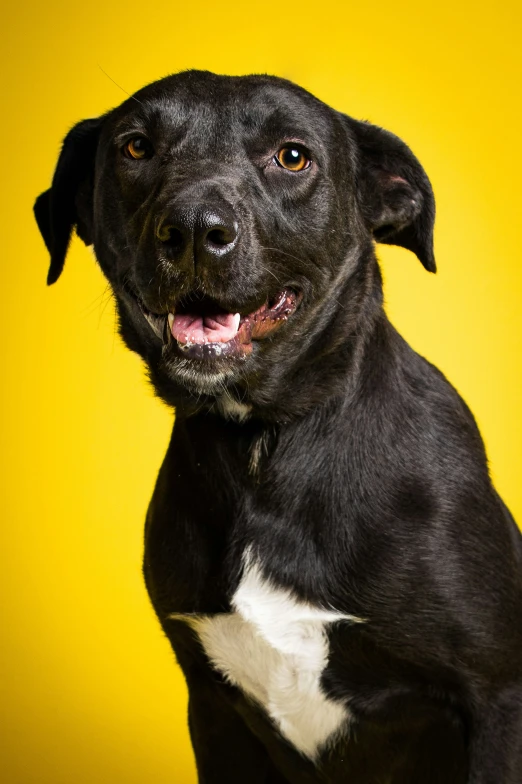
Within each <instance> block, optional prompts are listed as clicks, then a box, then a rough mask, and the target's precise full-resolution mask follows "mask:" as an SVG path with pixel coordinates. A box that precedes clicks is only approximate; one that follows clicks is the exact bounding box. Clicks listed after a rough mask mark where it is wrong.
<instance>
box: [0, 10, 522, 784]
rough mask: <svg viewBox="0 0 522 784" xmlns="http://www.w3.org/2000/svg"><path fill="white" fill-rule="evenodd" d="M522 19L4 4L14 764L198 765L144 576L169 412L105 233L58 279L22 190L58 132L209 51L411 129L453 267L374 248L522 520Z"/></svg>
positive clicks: (85, 781) (9, 657)
mask: <svg viewBox="0 0 522 784" xmlns="http://www.w3.org/2000/svg"><path fill="white" fill-rule="evenodd" d="M520 17H521V14H520V12H518V11H517V12H515V3H514V2H513V3H512V5H510V4H509V3H507V2H506V3H495V4H490V3H487V4H486V3H485V2H483V3H480V2H478V3H477V2H471V0H461V2H447V0H443V2H440V3H437V4H434V3H419V2H418V0H415V1H412V0H410V1H409V2H408V1H405V0H393V2H390V0H373V1H372V2H371V3H363V2H361V0H357V2H353V3H352V2H350V0H348V2H346V0H345V2H339V4H338V5H337V4H336V3H335V2H332V0H322V2H318V3H316V4H314V3H311V2H309V0H302V2H299V3H294V4H288V3H281V2H274V0H267V2H263V3H256V2H252V3H250V4H246V3H244V2H239V0H238V1H237V2H235V1H234V0H221V2H215V0H212V2H211V1H210V0H195V2H191V3H186V4H184V5H183V7H179V6H177V5H176V3H175V2H164V0H156V2H151V3H146V2H143V0H142V1H141V2H136V1H135V0H128V2H126V3H123V2H122V3H119V4H118V5H117V6H116V5H114V4H112V5H111V3H110V2H107V0H103V1H102V0H90V2H89V3H83V4H71V3H65V2H63V3H60V2H59V0H48V1H47V2H45V3H43V2H41V0H40V1H38V2H37V1H36V0H34V1H33V2H30V1H29V0H19V1H18V2H12V3H9V7H8V10H4V11H3V15H2V20H1V23H2V24H1V26H2V30H1V33H0V34H1V36H2V38H3V41H2V42H0V58H1V66H2V71H1V75H2V79H1V81H2V100H1V108H0V112H2V115H3V116H2V124H1V137H2V141H1V145H0V147H1V151H2V162H1V171H2V182H3V185H2V188H1V193H0V198H1V212H0V215H1V222H2V231H1V232H0V235H1V236H0V243H1V246H2V253H1V258H2V289H3V295H2V307H1V309H0V319H1V329H2V333H1V334H2V339H1V350H2V355H3V356H2V369H3V377H2V385H1V393H2V397H3V400H2V406H1V415H2V445H3V450H2V460H3V465H2V472H1V477H2V484H3V499H4V501H3V503H4V514H3V521H2V527H1V536H2V547H1V550H0V557H1V567H0V597H1V600H0V601H1V635H2V638H3V639H2V643H1V646H0V691H1V693H2V699H1V707H0V711H1V714H0V721H1V738H0V744H1V746H2V748H1V749H0V759H1V763H0V764H1V768H2V769H1V772H0V779H1V781H2V782H5V784H72V783H73V782H74V784H120V783H121V784H151V783H154V784H173V782H176V783H177V784H194V782H195V771H194V764H193V760H192V754H191V751H190V745H189V740H188V734H187V731H186V727H185V709H186V708H185V704H186V694H185V688H184V684H183V680H182V677H181V675H180V673H179V671H178V669H177V667H176V666H175V664H174V662H173V656H172V654H171V652H170V649H169V646H168V644H167V642H166V640H165V639H164V638H163V637H162V634H161V633H160V631H159V628H158V624H157V623H156V620H155V618H154V616H153V613H152V610H151V609H150V607H149V604H148V601H147V597H146V594H145V589H144V587H143V584H142V578H141V574H140V561H141V549H142V524H143V517H144V513H145V509H146V506H147V502H148V499H149V496H150V494H151V490H152V486H153V483H154V479H155V475H156V472H157V469H158V467H159V465H160V461H161V459H162V455H163V452H164V450H165V448H166V445H167V439H168V437H169V429H170V426H171V421H172V415H171V413H170V412H169V411H167V410H166V409H165V408H164V407H163V406H162V405H161V404H160V403H159V402H158V401H156V400H155V399H153V396H152V394H151V392H150V390H149V389H148V387H147V385H146V382H145V380H144V375H143V372H142V368H141V366H140V362H139V360H138V359H137V358H136V357H134V356H132V355H131V354H130V352H128V351H127V350H125V349H124V348H123V347H122V345H121V342H120V339H119V338H118V336H117V335H116V334H115V330H114V317H113V307H112V302H111V300H110V297H109V296H108V293H107V290H106V287H105V283H104V281H103V279H102V276H101V274H100V272H99V271H98V269H97V267H96V265H95V263H94V261H93V258H92V254H91V252H90V251H89V250H86V249H85V248H84V247H83V246H82V245H81V243H80V242H79V241H78V240H75V241H74V243H73V247H72V250H71V253H70V255H69V259H68V262H67V265H66V270H65V273H64V275H63V277H62V279H61V280H60V281H59V283H58V284H57V285H56V286H54V287H53V288H51V289H47V288H46V286H45V276H46V272H47V254H46V252H45V249H44V245H43V242H42V240H41V238H40V236H39V235H38V233H37V229H36V226H35V224H34V222H33V219H32V213H31V210H32V204H33V200H34V198H35V196H36V195H37V194H38V193H40V192H41V191H42V190H43V189H45V188H46V187H48V185H49V182H50V177H51V174H52V171H53V168H54V164H55V160H56V155H57V152H58V149H59V144H60V141H61V139H62V137H63V136H64V134H65V133H66V131H67V130H68V129H69V128H70V127H71V126H72V125H73V124H74V123H75V122H76V121H78V120H80V119H82V118H84V117H91V116H95V115H98V114H100V113H101V112H103V111H105V110H107V109H109V108H110V107H112V106H113V105H115V104H117V103H119V102H120V101H121V100H123V99H124V97H125V95H124V92H123V91H128V92H133V91H134V90H136V89H138V88H139V87H141V86H142V85H143V84H145V83H146V82H149V81H152V80H154V79H156V78H158V77H160V76H163V75H166V74H167V73H170V72H174V71H177V70H180V69H185V68H188V67H198V68H208V69H211V70H215V71H218V72H221V73H231V74H242V73H250V72H268V73H273V74H278V75H281V76H286V77H289V78H291V79H294V80H295V81H297V82H299V83H300V84H302V85H303V86H304V87H306V88H308V89H309V90H311V91H312V92H313V93H315V94H316V95H318V96H319V97H320V98H322V99H323V100H325V101H327V102H329V103H331V104H333V105H334V106H335V107H337V108H338V109H341V110H344V111H346V112H348V113H350V114H352V115H353V116H355V117H358V118H364V119H369V120H371V121H373V122H375V123H378V124H381V125H383V126H385V127H387V128H389V129H390V130H393V131H394V132H395V133H397V134H399V135H400V136H402V137H403V138H404V139H405V140H406V141H407V142H408V143H409V144H410V146H411V147H412V148H413V150H414V151H415V153H416V154H417V155H418V157H419V158H420V160H421V161H422V163H423V164H424V165H425V167H426V169H427V171H428V173H429V175H430V177H431V179H432V182H433V185H434V189H435V194H436V197H437V204H438V219H437V227H436V255H437V261H438V265H439V270H440V271H439V274H438V275H437V276H432V275H429V274H428V273H426V272H425V271H424V270H423V269H422V267H421V265H420V264H419V262H418V261H416V259H415V258H414V257H413V256H412V255H411V254H409V253H407V252H406V251H404V250H401V249H394V248H382V249H380V250H379V254H380V257H381V259H382V262H383V268H384V274H385V279H386V297H387V303H388V311H389V313H390V316H391V318H392V320H393V321H394V322H395V324H396V325H397V326H398V327H399V329H400V330H401V331H402V332H403V334H404V335H405V336H406V337H407V339H408V340H409V341H410V342H411V343H412V344H413V346H414V347H415V348H416V349H417V350H419V351H420V352H421V353H423V354H425V355H426V356H427V357H428V358H429V359H431V360H432V361H434V362H435V363H436V364H437V365H439V367H440V368H441V369H442V370H443V371H444V372H445V373H446V374H447V375H448V377H449V378H450V379H451V381H452V382H453V383H454V384H455V385H456V386H457V388H458V389H459V390H460V391H461V393H462V394H463V395H464V396H465V398H466V399H467V401H468V402H469V404H470V405H471V408H472V409H473V411H474V412H475V414H476V416H477V418H478V421H479V424H480V426H481V428H482V432H483V434H484V437H485V440H486V444H487V448H488V453H489V457H490V460H491V468H492V472H493V475H494V477H495V480H496V483H497V486H498V489H499V490H500V492H501V493H502V495H503V496H504V498H505V499H506V501H507V503H508V504H509V505H510V506H511V508H512V510H513V512H514V513H515V515H516V516H517V515H518V519H519V520H522V482H521V480H520V468H519V466H520V455H521V451H522V450H521V447H522V424H521V417H520V402H521V388H522V374H521V363H520V351H521V348H522V343H521V341H522V337H521V335H522V330H521V326H522V316H521V309H520V295H521V293H522V271H521V259H520V253H519V245H520V240H519V237H520V202H521V199H520V187H521V186H520V184H521V183H522V163H521V155H520V136H521V122H520V120H521V116H520V111H521V110H520V84H521V83H522V69H521V59H520V40H519V33H518V31H519V29H520V23H521V21H522V20H521V18H520ZM109 77H110V78H109ZM112 80H114V81H112ZM115 82H116V83H117V85H120V87H118V86H117V85H116V84H115Z"/></svg>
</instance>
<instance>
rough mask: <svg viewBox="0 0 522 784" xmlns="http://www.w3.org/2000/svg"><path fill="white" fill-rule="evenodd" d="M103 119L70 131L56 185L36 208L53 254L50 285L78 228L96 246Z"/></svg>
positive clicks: (56, 175)
mask: <svg viewBox="0 0 522 784" xmlns="http://www.w3.org/2000/svg"><path fill="white" fill-rule="evenodd" d="M103 119H104V118H103V117H100V118H97V119H94V120H83V121H82V122H80V123H78V124H77V125H75V126H74V128H73V129H72V130H71V131H69V133H68V134H67V136H66V137H65V139H64V142H63V146H62V151H61V153H60V157H59V158H58V163H57V166H56V171H55V173H54V177H53V182H52V185H51V187H50V188H49V190H48V191H45V192H44V193H42V194H40V196H38V198H37V200H36V202H35V205H34V214H35V218H36V222H37V224H38V228H39V229H40V232H41V234H42V237H43V238H44V242H45V244H46V246H47V250H48V251H49V253H50V254H51V266H50V267H49V273H48V275H47V283H48V285H51V283H55V282H56V281H57V280H58V278H59V277H60V274H61V272H62V269H63V265H64V262H65V257H66V255H67V248H68V247H69V240H70V239H71V232H72V229H73V227H74V226H76V231H77V233H78V236H79V237H80V238H81V239H82V240H83V241H84V242H85V244H86V245H91V244H92V196H93V181H94V160H95V157H96V149H97V146H98V138H99V134H100V129H101V126H102V123H103Z"/></svg>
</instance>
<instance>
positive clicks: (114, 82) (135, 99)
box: [98, 63, 144, 106]
mask: <svg viewBox="0 0 522 784" xmlns="http://www.w3.org/2000/svg"><path fill="white" fill-rule="evenodd" d="M98 68H99V69H100V71H101V72H102V73H104V74H105V76H106V77H107V79H110V80H111V82H112V83H113V84H115V85H116V87H118V89H120V90H121V91H122V93H125V95H128V96H129V98H132V100H133V101H136V102H137V103H139V104H140V105H141V106H144V104H143V103H142V101H140V100H138V98H136V96H135V95H131V94H130V93H128V92H127V90H125V89H124V88H123V87H122V86H121V84H118V82H116V81H114V79H113V78H112V76H109V74H108V73H107V71H105V70H104V69H103V68H102V67H101V65H100V64H99V63H98Z"/></svg>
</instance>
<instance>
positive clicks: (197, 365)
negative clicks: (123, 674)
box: [35, 72, 434, 406]
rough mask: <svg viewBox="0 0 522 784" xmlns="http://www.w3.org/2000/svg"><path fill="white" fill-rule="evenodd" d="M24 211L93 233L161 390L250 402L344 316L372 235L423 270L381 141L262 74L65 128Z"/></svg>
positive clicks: (424, 214) (52, 243)
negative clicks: (44, 182) (47, 183)
mask: <svg viewBox="0 0 522 784" xmlns="http://www.w3.org/2000/svg"><path fill="white" fill-rule="evenodd" d="M35 212H36V217H37V220H38V224H39V227H40V230H41V232H42V234H43V236H44V239H45V241H46V244H47V247H48V248H49V251H50V253H51V268H50V271H49V282H50V283H52V282H54V281H55V280H56V279H57V278H58V276H59V274H60V272H61V269H62V267H63V263H64V259H65V254H66V250H67V245H68V241H69V237H70V233H71V230H72V227H73V226H76V228H77V232H78V234H79V236H80V237H81V238H82V239H83V240H84V241H85V242H86V243H87V244H91V243H92V244H93V245H94V249H95V252H96V257H97V259H98V261H99V263H100V266H101V268H102V270H103V272H104V273H105V275H106V277H107V279H108V280H109V282H110V284H111V286H112V289H113V291H114V294H115V297H116V301H117V306H118V311H119V316H120V328H121V332H122V335H123V337H124V339H125V341H126V342H127V344H128V345H129V347H130V348H132V349H133V350H135V351H137V352H138V353H139V354H140V355H141V356H142V357H143V358H144V359H145V360H146V362H147V363H148V365H149V368H150V374H151V378H152V380H153V382H154V383H155V385H156V387H157V389H158V391H159V393H160V394H161V395H162V396H163V397H164V398H165V399H166V400H168V402H170V403H174V404H177V405H180V406H182V405H186V406H190V403H191V401H195V400H199V401H200V402H201V400H203V401H205V400H206V401H212V400H213V399H215V398H216V397H219V396H220V395H221V394H222V393H223V391H224V390H228V391H229V392H234V393H235V394H236V399H238V400H239V399H242V400H245V401H246V402H254V403H255V402H257V403H259V404H263V403H270V401H271V400H273V399H274V398H275V397H277V394H278V389H279V387H280V385H281V383H282V382H283V381H284V380H285V379H286V380H288V378H289V375H292V374H294V375H296V374H302V370H303V366H304V365H306V368H307V370H306V372H309V369H310V368H311V367H313V365H314V362H315V361H316V360H317V361H319V360H321V358H324V356H325V355H328V354H330V353H332V352H335V350H336V349H338V347H339V346H340V345H341V344H342V342H343V341H346V340H347V339H348V338H349V337H350V334H351V333H353V331H354V330H356V329H357V321H358V318H359V317H360V313H361V310H362V308H363V304H364V301H365V299H366V298H367V297H368V296H369V289H370V288H371V287H372V283H371V281H372V280H373V282H374V283H375V281H374V279H373V278H372V274H371V270H372V269H374V267H375V264H374V259H373V250H372V249H373V240H374V239H377V240H379V241H383V242H390V243H393V244H398V245H402V246H404V247H406V248H409V249H410V250H413V251H414V252H415V253H416V254H417V256H418V257H419V258H420V259H421V261H422V263H423V264H424V266H425V267H426V268H427V269H430V270H434V261H433V254H432V231H433V219H434V204H433V195H432V192H431V188H430V185H429V181H428V179H427V177H426V175H425V173H424V171H423V170H422V168H421V166H420V164H419V163H418V161H417V160H416V159H415V158H414V156H413V155H412V153H411V152H410V151H409V149H408V148H407V147H406V145H404V144H403V143H402V142H401V141H400V140H399V139H397V137H395V136H393V135H391V134H389V133H387V132H385V131H382V130H381V129H379V128H376V127H375V126H372V125H370V124H368V123H359V122H357V121H355V120H352V119H351V118H349V117H346V116H344V115H341V114H339V113H338V112H336V111H334V110H332V109H330V108H329V107H328V106H326V105H325V104H323V103H321V102H320V101H318V100H317V99H316V98H314V97H313V96H312V95H310V94H309V93H307V92H305V91H304V90H302V89H300V88H298V87H297V86H295V85H293V84H291V83H289V82H287V81H284V80H282V79H278V78H275V77H267V76H247V77H223V76H216V75H213V74H210V73H204V72H186V73H182V74H179V75H176V76H171V77H167V78H166V79H163V80H161V81H159V82H155V83H154V84H152V85H149V86H148V87H145V88H144V89H143V90H141V91H140V92H138V93H136V95H135V96H133V97H132V98H130V99H129V100H127V101H125V102H124V103H123V104H122V105H121V106H120V107H118V108H117V109H115V110H113V111H112V112H109V113H108V114H107V115H105V116H103V117H101V118H99V119H96V120H86V121H84V122H82V123H79V124H78V125H77V126H76V127H75V128H73V130H72V131H71V132H70V133H69V135H68V136H67V137H66V140H65V142H64V148H63V151H62V154H61V156H60V159H59V162H58V166H57V169H56V173H55V177H54V180H53V185H52V188H51V189H50V190H49V191H46V192H45V193H44V194H42V196H40V197H39V199H38V200H37V203H36V206H35Z"/></svg>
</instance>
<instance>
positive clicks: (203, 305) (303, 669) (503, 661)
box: [35, 71, 522, 784]
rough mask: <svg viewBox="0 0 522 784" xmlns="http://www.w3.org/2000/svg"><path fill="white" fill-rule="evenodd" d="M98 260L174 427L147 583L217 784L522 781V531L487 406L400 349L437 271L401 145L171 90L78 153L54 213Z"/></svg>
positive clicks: (266, 92)
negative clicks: (401, 276) (508, 498)
mask: <svg viewBox="0 0 522 784" xmlns="http://www.w3.org/2000/svg"><path fill="white" fill-rule="evenodd" d="M35 212H36V217H37V221H38V225H39V227H40V230H41V232H42V235H43V237H44V239H45V242H46V244H47V247H48V249H49V251H50V254H51V267H50V271H49V278H48V281H49V283H53V282H54V281H56V280H57V278H58V276H59V275H60V272H61V271H62V267H63V263H64V259H65V255H66V251H67V246H68V242H69V238H70V235H71V231H72V229H73V227H76V230H77V232H78V234H79V236H80V237H81V238H82V240H83V241H84V242H85V243H86V244H93V246H94V249H95V252H96V256H97V259H98V261H99V264H100V266H101V268H102V270H103V272H104V273H105V275H106V277H107V279H108V281H109V283H110V285H111V287H112V290H113V292H114V295H115V298H116V303H117V307H118V312H119V319H120V329H121V334H122V336H123V339H124V340H125V342H126V343H127V345H128V346H129V347H130V348H131V349H132V350H133V351H136V352H137V353H138V354H140V355H141V357H143V359H144V360H145V362H146V364H147V367H148V372H149V374H150V378H151V380H152V383H153V384H154V387H155V389H156V391H157V393H158V395H159V396H161V397H162V398H163V399H164V400H165V401H166V402H167V403H169V404H170V405H172V406H174V407H175V408H176V412H177V416H176V423H175V427H174V431H173V434H172V440H171V444H170V447H169V450H168V452H167V456H166V458H165V461H164V463H163V466H162V468H161V471H160V474H159V478H158V481H157V486H156V490H155V492H154V496H153V498H152V502H151V505H150V510H149V514H148V520H147V527H146V547H145V566H144V570H145V578H146V582H147V587H148V590H149V593H150V596H151V599H152V602H153V605H154V608H155V610H156V612H157V614H158V617H159V619H160V622H161V624H162V626H163V628H164V630H165V633H166V635H167V637H168V638H169V640H170V642H171V644H172V647H173V648H174V651H175V653H176V656H177V658H178V661H179V663H180V665H181V667H182V668H183V671H184V673H185V677H186V679H187V683H188V687H189V693H190V703H189V723H190V731H191V734H192V740H193V744H194V749H195V754H196V760H197V767H198V771H199V780H200V782H204V784H284V782H287V783H289V782H291V783H292V784H301V782H346V783H347V784H435V783H437V784H520V782H522V621H521V617H522V616H521V613H522V538H521V536H520V533H519V531H518V529H517V527H516V525H515V523H514V521H513V519H512V517H511V516H510V514H509V512H508V510H507V509H506V507H505V506H504V504H503V503H502V501H501V500H500V498H499V496H498V495H497V493H496V492H495V490H494V489H493V487H492V485H491V481H490V478H489V475H488V469H487V464H486V456H485V454H484V447H483V444H482V441H481V437H480V435H479V432H478V430H477V427H476V425H475V422H474V420H473V417H472V415H471V413H470V412H469V410H468V408H467V407H466V405H465V403H464V402H463V401H462V400H461V399H460V397H459V395H458V394H457V393H456V391H455V390H454V389H453V388H452V387H451V386H450V385H449V384H448V382H447V381H446V380H445V378H444V377H443V376H442V375H441V373H440V372H439V371H438V370H436V369H435V368H434V367H433V366H432V365H430V364H429V363H428V362H427V361H426V360H425V359H423V358H422V357H420V356H418V355H417V354H416V353H415V352H414V351H413V350H412V349H411V348H410V347H409V346H408V345H407V344H406V343H405V342H404V341H403V340H402V338H401V337H400V336H399V335H398V334H397V332H396V331H395V330H394V328H393V327H392V326H391V324H390V323H389V321H388V320H387V318H386V316H385V314H384V312H383V307H382V285H381V276H380V272H379V267H378V264H377V261H376V258H375V252H374V241H377V242H386V243H391V244H394V245H402V246H403V247H404V248H408V249H409V250H411V251H413V252H414V253H415V254H416V255H417V256H418V258H419V259H420V261H421V262H422V264H423V265H424V267H425V268H426V269H427V270H429V271H430V272H434V271H435V262H434V258H433V249H432V235H433V221H434V213H435V210H434V200H433V194H432V190H431V187H430V183H429V181H428V178H427V176H426V174H425V172H424V171H423V169H422V167H421V166H420V164H419V162H418V161H417V159H416V158H415V157H414V156H413V154H412V153H411V152H410V150H409V149H408V147H407V146H406V145H405V144H404V143H403V142H401V141H400V140H399V139H398V138H397V137H395V136H393V135H392V134H390V133H388V132H386V131H384V130H382V129H381V128H377V127H375V126H373V125H370V124H369V123H366V122H358V121H356V120H353V119H351V118H350V117H347V116H345V115H343V114H340V113H339V112H336V111H334V110H333V109H331V108H329V107H328V106H326V105H325V104H323V103H321V102H320V101H319V100H317V99H316V98H314V97H313V96H312V95H310V94H309V93H307V92H306V91H304V90H302V89H300V88H299V87H297V86H295V85H293V84H291V83H290V82H287V81H284V80H282V79H278V78H274V77H269V76H247V77H224V76H216V75H213V74H210V73H203V72H194V71H192V72H186V73H181V74H179V75H176V76H170V77H168V78H166V79H163V80H161V81H159V82H156V83H154V84H152V85H150V86H148V87H145V88H144V89H143V90H141V91H139V92H138V93H136V94H135V95H134V96H132V97H131V98H130V99H129V100H126V101H125V102H124V103H123V104H122V105H121V106H119V107H118V108H116V109H114V110H113V111H111V112H109V113H108V114H106V115H104V116H103V117H100V118H98V119H91V120H85V121H84V122H80V123H79V124H78V125H76V126H75V127H74V128H73V129H72V130H71V132H70V133H69V134H68V136H67V137H66V139H65V142H64V146H63V150H62V153H61V155H60V158H59V161H58V165H57V169H56V173H55V175H54V180H53V183H52V187H51V188H50V190H48V191H46V192H45V193H43V194H42V195H41V196H40V197H39V199H38V200H37V202H36V206H35Z"/></svg>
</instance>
